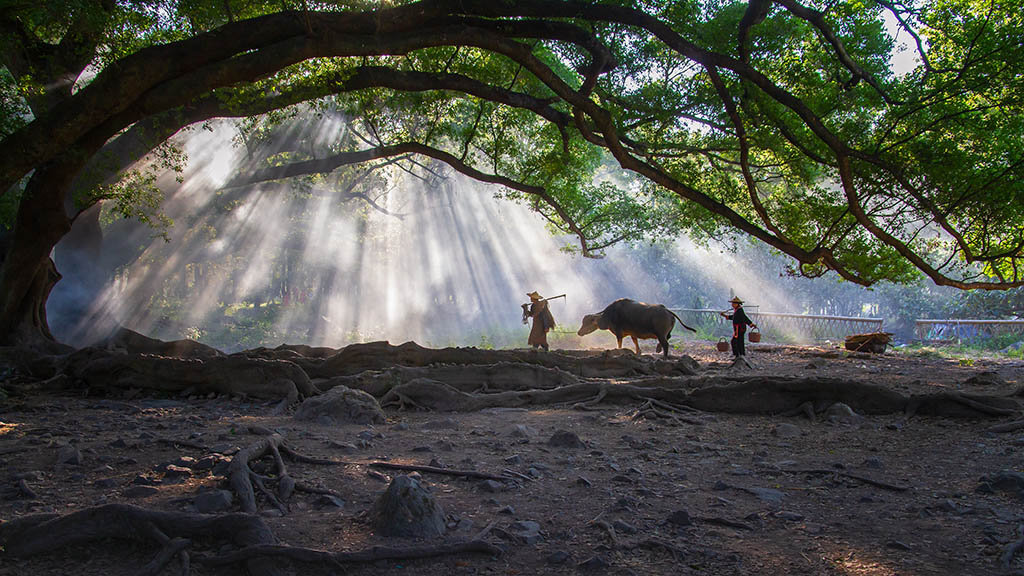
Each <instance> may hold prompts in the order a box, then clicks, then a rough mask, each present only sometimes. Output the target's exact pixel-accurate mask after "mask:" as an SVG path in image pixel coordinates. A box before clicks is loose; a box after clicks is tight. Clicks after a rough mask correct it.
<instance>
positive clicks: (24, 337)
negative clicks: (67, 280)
mask: <svg viewBox="0 0 1024 576" xmlns="http://www.w3.org/2000/svg"><path fill="white" fill-rule="evenodd" d="M73 164H75V162H73V161H71V162H68V161H55V162H51V163H50V164H48V165H47V166H44V167H42V168H40V169H39V170H36V172H35V173H34V174H33V175H32V177H31V179H30V180H29V182H28V185H27V186H26V188H25V193H24V195H23V196H22V199H21V203H20V204H19V205H18V214H17V217H16V219H15V224H14V230H13V232H12V233H11V234H10V236H9V242H5V246H4V251H3V264H2V266H0V295H2V300H0V344H6V345H26V346H30V347H34V348H39V347H52V346H54V345H55V344H56V342H55V340H54V338H53V334H51V333H50V328H49V326H48V324H47V321H46V300H47V298H48V297H49V295H50V290H52V289H53V286H54V285H55V284H56V283H57V281H58V280H60V274H58V273H57V267H56V266H55V265H54V263H53V260H52V259H50V253H51V252H52V251H53V248H54V247H55V246H56V245H57V242H59V241H60V239H61V238H62V237H64V235H65V234H67V233H68V231H69V230H70V229H71V221H70V220H69V219H68V217H67V213H66V212H65V209H64V197H65V193H66V191H67V190H68V188H69V186H70V184H71V179H72V177H73V175H74V168H73V167H72V165H73Z"/></svg>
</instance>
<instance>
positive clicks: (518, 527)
mask: <svg viewBox="0 0 1024 576" xmlns="http://www.w3.org/2000/svg"><path fill="white" fill-rule="evenodd" d="M509 532H510V533H511V534H512V535H513V536H515V537H516V538H517V539H519V540H520V541H521V542H523V543H524V544H527V545H529V546H533V545H534V544H536V543H537V542H540V541H541V540H543V539H544V537H543V536H541V533H540V524H539V523H537V522H534V521H533V520H517V521H515V522H513V523H512V524H511V525H509Z"/></svg>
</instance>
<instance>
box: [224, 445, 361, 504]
mask: <svg viewBox="0 0 1024 576" xmlns="http://www.w3.org/2000/svg"><path fill="white" fill-rule="evenodd" d="M256 432H264V433H265V432H269V431H263V430H257V431H256ZM282 453H283V454H285V455H287V456H289V457H290V458H293V459H295V460H298V461H301V462H306V463H313V464H325V465H337V464H345V462H338V461H335V460H320V459H317V458H310V457H308V456H302V455H300V454H297V453H296V452H295V451H294V450H292V449H290V448H288V447H287V446H286V445H285V444H284V438H283V437H281V435H279V434H274V433H269V435H264V436H263V437H262V438H260V439H259V440H258V441H257V442H255V443H254V444H250V445H249V446H246V447H245V448H243V449H242V450H240V451H239V452H238V453H237V454H235V455H234V457H233V458H232V459H231V465H230V467H229V472H228V481H229V483H230V485H231V488H232V489H233V490H234V492H235V494H236V495H237V496H238V501H239V505H240V506H241V509H242V511H243V512H247V513H250V514H254V513H256V512H257V511H258V506H257V505H256V491H257V490H259V492H260V493H261V494H263V495H264V496H265V497H266V499H267V500H268V501H270V502H271V503H272V504H273V505H274V506H275V507H277V509H278V510H280V511H281V512H282V513H287V512H288V505H287V502H288V499H289V498H290V497H291V495H292V493H293V492H294V491H295V490H296V489H299V486H298V484H297V483H296V482H295V480H294V479H293V478H292V477H291V476H289V475H288V468H287V466H286V465H285V463H284V458H283V457H282V456H281V455H282ZM267 455H270V456H272V457H273V459H274V466H275V469H276V476H275V477H273V478H271V477H267V476H261V475H259V474H256V473H255V472H253V470H252V468H250V467H249V463H250V462H252V461H254V460H259V459H260V458H263V457H264V456H267ZM273 481H276V482H277V492H276V493H274V492H272V491H271V490H270V489H269V488H267V485H266V482H273ZM301 489H302V490H303V491H306V492H313V491H314V489H313V488H311V487H308V486H302V488H301ZM319 493H326V494H331V495H336V494H335V493H333V492H330V491H327V492H319Z"/></svg>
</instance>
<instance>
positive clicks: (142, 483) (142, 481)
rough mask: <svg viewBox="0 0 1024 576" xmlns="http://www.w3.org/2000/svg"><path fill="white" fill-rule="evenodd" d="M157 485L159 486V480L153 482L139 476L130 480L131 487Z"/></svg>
mask: <svg viewBox="0 0 1024 576" xmlns="http://www.w3.org/2000/svg"><path fill="white" fill-rule="evenodd" d="M158 484H160V481H159V480H153V479H151V478H147V477H145V476H141V475H139V476H136V477H135V478H134V479H133V480H132V485H134V486H156V485H158Z"/></svg>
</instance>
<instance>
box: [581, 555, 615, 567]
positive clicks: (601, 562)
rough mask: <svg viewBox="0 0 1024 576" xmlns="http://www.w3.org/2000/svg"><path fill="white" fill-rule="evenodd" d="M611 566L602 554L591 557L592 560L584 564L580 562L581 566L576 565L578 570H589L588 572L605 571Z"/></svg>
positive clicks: (589, 559)
mask: <svg viewBox="0 0 1024 576" xmlns="http://www.w3.org/2000/svg"><path fill="white" fill-rule="evenodd" d="M609 566H611V564H610V563H609V562H608V561H607V560H605V559H604V557H603V556H601V555H600V554H598V555H595V556H591V557H590V558H587V559H586V560H584V561H583V562H580V563H579V564H577V565H576V567H577V568H578V569H580V570H588V571H589V570H603V569H605V568H608V567H609Z"/></svg>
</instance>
